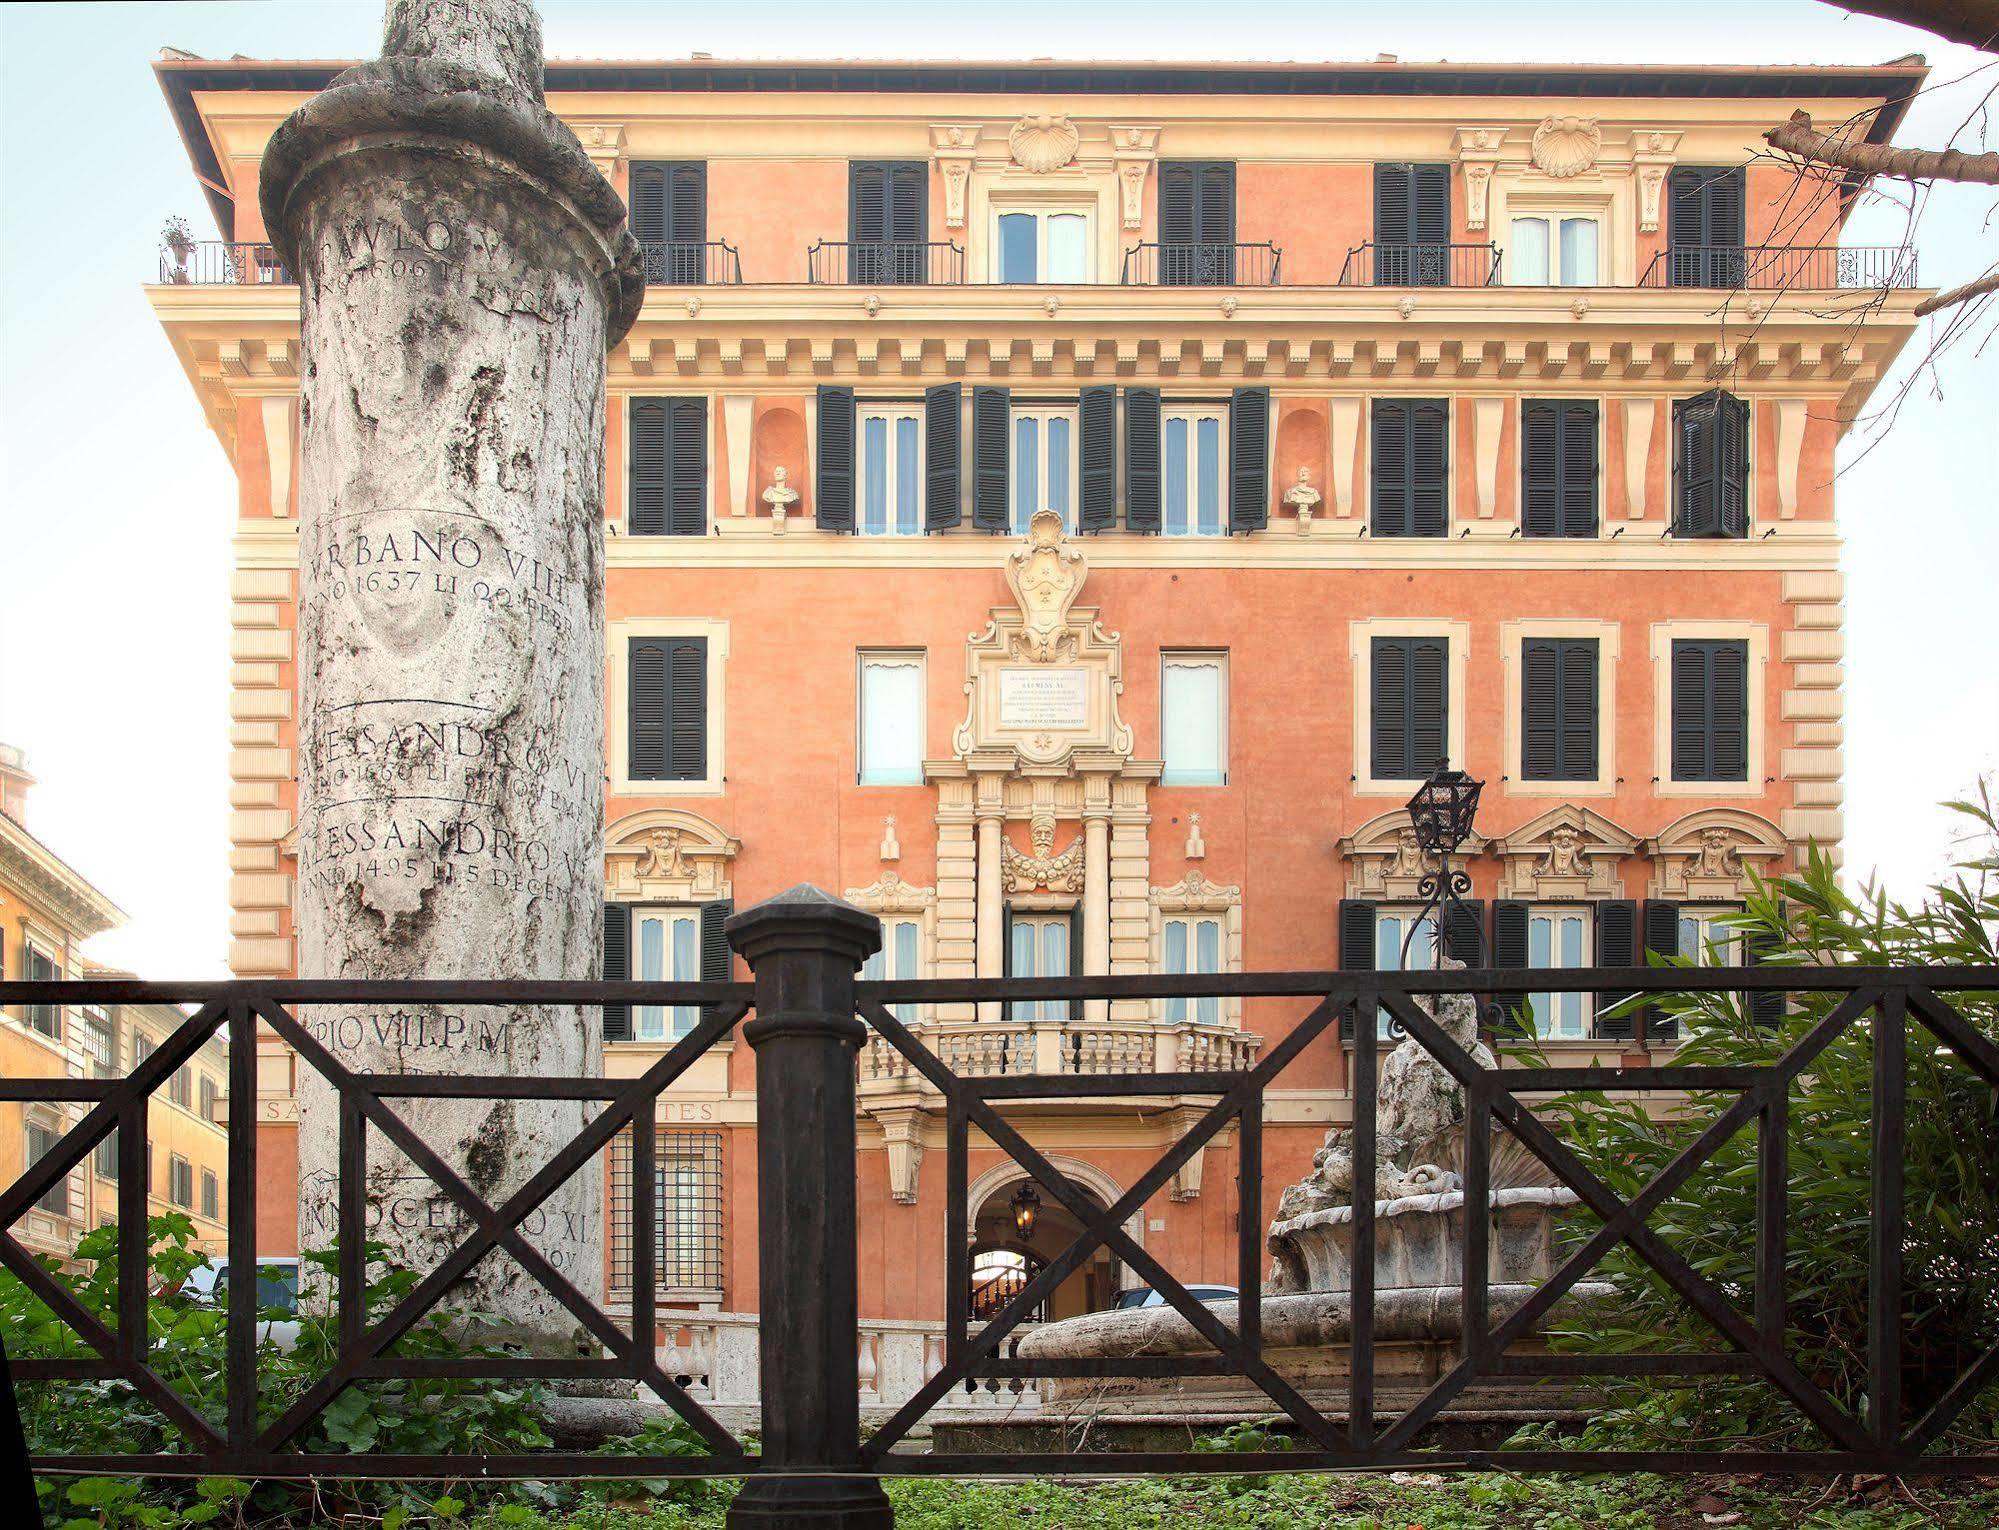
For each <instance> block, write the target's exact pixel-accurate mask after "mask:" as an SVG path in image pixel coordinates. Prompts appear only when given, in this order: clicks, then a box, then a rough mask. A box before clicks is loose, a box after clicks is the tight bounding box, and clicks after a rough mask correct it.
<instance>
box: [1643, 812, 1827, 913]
mask: <svg viewBox="0 0 1999 1530" xmlns="http://www.w3.org/2000/svg"><path fill="white" fill-rule="evenodd" d="M1645 849H1646V852H1647V853H1648V854H1650V855H1651V857H1652V861H1653V865H1654V873H1653V879H1652V893H1653V895H1654V896H1655V897H1660V898H1672V899H1677V900H1679V901H1682V902H1688V903H1703V902H1711V901H1712V902H1733V901H1735V900H1737V899H1740V898H1743V897H1746V896H1747V895H1748V893H1749V891H1750V887H1751V878H1750V873H1751V872H1752V871H1754V872H1755V873H1756V875H1758V876H1762V877H1768V876H1770V875H1771V874H1772V873H1773V872H1775V871H1776V870H1777V869H1778V863H1779V862H1781V861H1782V860H1783V859H1784V858H1785V857H1786V856H1787V855H1789V853H1790V849H1791V847H1790V844H1789V843H1788V842H1787V841H1786V840H1785V838H1784V834H1783V831H1782V830H1780V829H1779V828H1778V827H1777V826H1776V825H1775V824H1774V823H1772V822H1770V820H1769V819H1767V818H1763V817H1759V816H1758V815H1757V814H1755V813H1750V812H1745V811H1744V810H1743V809H1741V808H1702V809H1701V810H1700V811H1698V812H1694V813H1689V814H1687V815H1686V816H1685V817H1684V818H1679V819H1675V820H1674V821H1673V822H1672V823H1670V824H1668V825H1667V826H1666V827H1665V828H1663V829H1661V830H1660V831H1659V833H1658V835H1657V836H1656V837H1655V838H1653V839H1650V840H1647V841H1646V843H1645Z"/></svg>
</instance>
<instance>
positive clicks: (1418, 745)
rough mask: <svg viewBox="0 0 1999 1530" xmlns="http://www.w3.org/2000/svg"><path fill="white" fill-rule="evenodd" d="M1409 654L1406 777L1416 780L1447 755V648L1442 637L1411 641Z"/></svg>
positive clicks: (1448, 652)
mask: <svg viewBox="0 0 1999 1530" xmlns="http://www.w3.org/2000/svg"><path fill="white" fill-rule="evenodd" d="M1409 655H1410V665H1409V710H1410V724H1409V751H1410V752H1409V777H1410V779H1420V778H1421V777H1424V776H1427V775H1428V774H1429V773H1430V772H1431V771H1433V770H1435V769H1436V768H1437V767H1438V766H1439V765H1442V764H1444V763H1445V759H1446V756H1447V755H1448V754H1449V752H1450V737H1449V723H1450V646H1449V644H1448V643H1446V642H1445V641H1444V640H1443V639H1442V638H1414V639H1411V640H1410V644H1409Z"/></svg>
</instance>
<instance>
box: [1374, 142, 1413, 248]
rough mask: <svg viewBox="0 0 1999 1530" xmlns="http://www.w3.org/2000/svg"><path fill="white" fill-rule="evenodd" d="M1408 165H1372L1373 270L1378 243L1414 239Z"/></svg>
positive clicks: (1411, 194)
mask: <svg viewBox="0 0 1999 1530" xmlns="http://www.w3.org/2000/svg"><path fill="white" fill-rule="evenodd" d="M1410 168H1411V167H1410V166H1408V165H1401V164H1378V165H1376V166H1375V167H1374V243H1375V270H1376V271H1377V272H1379V271H1380V269H1381V246H1383V245H1390V246H1393V245H1406V244H1413V243H1414V242H1415V227H1416V225H1415V219H1414V194H1415V193H1414V187H1413V186H1412V184H1411V182H1412V180H1413V177H1412V176H1411V175H1410Z"/></svg>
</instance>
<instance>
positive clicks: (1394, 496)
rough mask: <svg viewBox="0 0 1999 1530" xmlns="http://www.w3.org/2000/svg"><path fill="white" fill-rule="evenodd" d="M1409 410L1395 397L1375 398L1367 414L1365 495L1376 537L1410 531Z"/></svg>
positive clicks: (1401, 534)
mask: <svg viewBox="0 0 1999 1530" xmlns="http://www.w3.org/2000/svg"><path fill="white" fill-rule="evenodd" d="M1409 410H1410V406H1409V405H1408V404H1406V403H1403V402H1402V401H1400V400H1399V399H1382V398H1378V399H1376V400H1375V401H1374V405H1373V408H1372V410H1371V412H1370V414H1369V418H1368V468H1367V477H1368V499H1369V504H1370V509H1371V515H1370V520H1371V522H1372V526H1373V531H1374V534H1375V535H1376V536H1378V537H1406V536H1408V535H1409V534H1410V531H1411V524H1412V523H1411V520H1410V515H1409Z"/></svg>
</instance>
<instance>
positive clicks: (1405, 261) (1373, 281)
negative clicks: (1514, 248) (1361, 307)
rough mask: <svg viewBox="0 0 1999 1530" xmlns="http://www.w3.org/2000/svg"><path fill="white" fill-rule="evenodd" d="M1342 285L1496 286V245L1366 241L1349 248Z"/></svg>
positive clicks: (1343, 268)
mask: <svg viewBox="0 0 1999 1530" xmlns="http://www.w3.org/2000/svg"><path fill="white" fill-rule="evenodd" d="M1339 284H1340V285H1341V286H1342V287H1494V286H1497V285H1498V284H1499V246H1498V245H1496V244H1375V243H1373V242H1371V241H1370V242H1369V243H1367V244H1360V245H1355V246H1354V247H1353V248H1352V249H1351V250H1348V251H1347V258H1346V261H1345V262H1344V263H1343V264H1342V265H1341V266H1340V281H1339Z"/></svg>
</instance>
